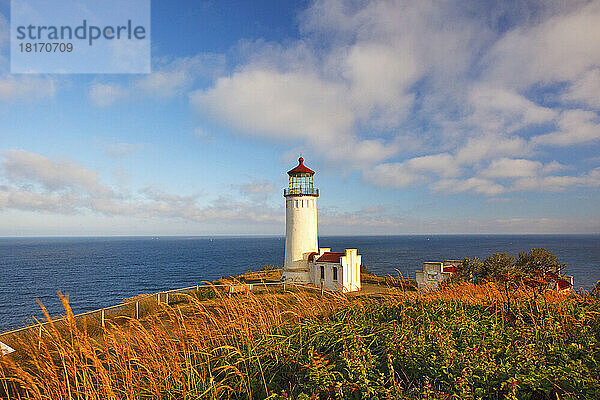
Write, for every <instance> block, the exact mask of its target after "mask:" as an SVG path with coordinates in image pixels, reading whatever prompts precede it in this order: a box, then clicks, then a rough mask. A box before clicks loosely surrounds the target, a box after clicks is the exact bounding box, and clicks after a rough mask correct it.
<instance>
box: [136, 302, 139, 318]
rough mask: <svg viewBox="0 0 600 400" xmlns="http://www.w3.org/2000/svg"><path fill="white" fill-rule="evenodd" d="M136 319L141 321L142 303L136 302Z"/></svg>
mask: <svg viewBox="0 0 600 400" xmlns="http://www.w3.org/2000/svg"><path fill="white" fill-rule="evenodd" d="M135 319H140V302H139V301H136V302H135Z"/></svg>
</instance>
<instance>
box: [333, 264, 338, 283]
mask: <svg viewBox="0 0 600 400" xmlns="http://www.w3.org/2000/svg"><path fill="white" fill-rule="evenodd" d="M333 280H334V281H337V267H333Z"/></svg>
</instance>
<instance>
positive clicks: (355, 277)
mask: <svg viewBox="0 0 600 400" xmlns="http://www.w3.org/2000/svg"><path fill="white" fill-rule="evenodd" d="M288 175H289V181H290V183H289V186H288V187H287V188H286V189H284V190H283V196H284V197H285V260H284V264H283V275H282V277H281V279H282V280H283V281H284V282H289V283H295V284H313V285H316V286H320V287H321V288H323V289H325V288H326V289H328V290H336V291H338V290H339V291H343V292H354V291H357V290H360V288H361V282H360V266H361V263H362V256H361V255H360V254H358V251H357V249H346V251H345V252H334V251H331V248H328V247H327V248H319V237H318V236H317V197H319V189H315V187H314V183H313V177H314V175H315V171H313V170H311V169H310V168H308V167H307V166H306V165H304V159H303V158H302V157H300V158H299V159H298V166H297V167H296V168H294V169H292V170H290V171H288Z"/></svg>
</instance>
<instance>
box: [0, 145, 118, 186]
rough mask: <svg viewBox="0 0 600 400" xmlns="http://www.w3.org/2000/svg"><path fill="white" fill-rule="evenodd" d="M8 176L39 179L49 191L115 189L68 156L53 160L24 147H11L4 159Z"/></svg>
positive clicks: (26, 180)
mask: <svg viewBox="0 0 600 400" xmlns="http://www.w3.org/2000/svg"><path fill="white" fill-rule="evenodd" d="M2 169H3V170H4V173H5V175H6V177H7V178H8V179H9V180H11V181H13V182H16V183H36V184H40V185H42V186H43V187H44V188H45V189H47V190H50V191H57V190H62V189H83V190H86V191H89V192H91V193H94V194H98V195H111V194H112V193H113V191H112V190H111V189H110V188H108V187H106V186H104V185H102V184H100V183H99V179H98V174H97V173H96V172H94V171H91V170H89V169H87V168H84V167H81V166H79V165H77V164H76V163H74V162H72V161H69V160H59V161H54V160H51V159H49V158H47V157H44V156H42V155H40V154H35V153H30V152H28V151H25V150H9V151H7V152H6V153H5V155H4V158H3V160H2Z"/></svg>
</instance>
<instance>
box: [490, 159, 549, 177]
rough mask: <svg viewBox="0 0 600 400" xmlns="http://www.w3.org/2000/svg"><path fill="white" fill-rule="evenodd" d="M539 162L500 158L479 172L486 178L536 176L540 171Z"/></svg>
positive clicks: (540, 165) (540, 164)
mask: <svg viewBox="0 0 600 400" xmlns="http://www.w3.org/2000/svg"><path fill="white" fill-rule="evenodd" d="M542 168H543V166H542V163H541V162H539V161H532V160H525V159H510V158H500V159H498V160H494V161H492V162H491V163H490V165H489V166H488V167H487V168H486V169H485V170H483V171H482V172H481V176H483V177H486V178H522V177H533V176H538V174H539V173H540V171H541V170H542Z"/></svg>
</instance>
